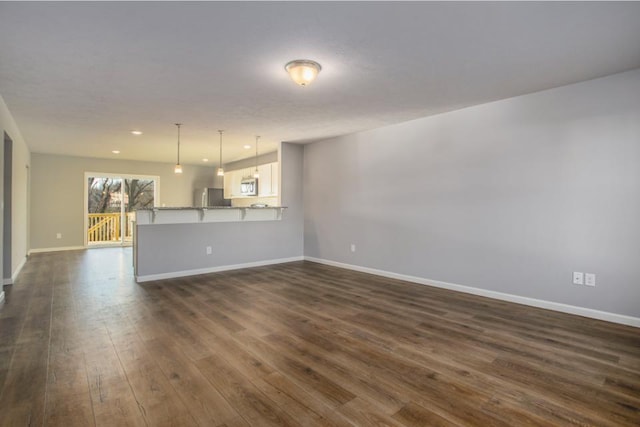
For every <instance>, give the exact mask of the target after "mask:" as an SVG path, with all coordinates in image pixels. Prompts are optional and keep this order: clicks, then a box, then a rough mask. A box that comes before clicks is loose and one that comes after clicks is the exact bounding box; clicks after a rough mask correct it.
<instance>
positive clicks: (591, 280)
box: [584, 273, 596, 286]
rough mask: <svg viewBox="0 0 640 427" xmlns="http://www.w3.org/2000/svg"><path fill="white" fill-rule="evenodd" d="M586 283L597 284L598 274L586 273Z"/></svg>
mask: <svg viewBox="0 0 640 427" xmlns="http://www.w3.org/2000/svg"><path fill="white" fill-rule="evenodd" d="M584 284H585V285H587V286H595V285H596V275H595V274H593V273H585V275H584Z"/></svg>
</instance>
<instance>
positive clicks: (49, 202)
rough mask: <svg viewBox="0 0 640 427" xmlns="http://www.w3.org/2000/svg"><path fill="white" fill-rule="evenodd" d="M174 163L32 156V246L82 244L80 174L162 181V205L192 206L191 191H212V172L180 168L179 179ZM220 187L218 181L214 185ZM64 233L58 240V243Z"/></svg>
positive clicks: (82, 215)
mask: <svg viewBox="0 0 640 427" xmlns="http://www.w3.org/2000/svg"><path fill="white" fill-rule="evenodd" d="M173 166H174V165H173V164H169V163H153V162H140V161H132V160H110V159H95V158H87V157H71V156H58V155H52V154H40V153H33V154H32V167H31V184H32V185H31V236H30V237H31V248H32V249H44V248H58V247H73V246H82V245H84V213H85V210H86V207H85V206H84V173H85V172H105V173H122V174H131V175H157V176H159V177H160V203H161V204H162V205H166V206H192V205H193V190H194V188H197V187H212V186H214V185H215V184H216V182H214V175H215V168H213V167H211V166H209V167H205V166H195V165H183V170H184V172H183V173H182V175H176V174H174V173H173ZM216 186H218V187H222V185H220V183H218V185H216ZM56 233H62V239H56Z"/></svg>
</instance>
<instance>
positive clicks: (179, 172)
mask: <svg viewBox="0 0 640 427" xmlns="http://www.w3.org/2000/svg"><path fill="white" fill-rule="evenodd" d="M176 126H177V127H178V161H177V162H176V167H175V168H173V172H174V173H176V174H181V173H182V166H180V126H182V123H176Z"/></svg>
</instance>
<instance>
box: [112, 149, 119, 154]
mask: <svg viewBox="0 0 640 427" xmlns="http://www.w3.org/2000/svg"><path fill="white" fill-rule="evenodd" d="M111 152H112V153H113V154H120V150H111Z"/></svg>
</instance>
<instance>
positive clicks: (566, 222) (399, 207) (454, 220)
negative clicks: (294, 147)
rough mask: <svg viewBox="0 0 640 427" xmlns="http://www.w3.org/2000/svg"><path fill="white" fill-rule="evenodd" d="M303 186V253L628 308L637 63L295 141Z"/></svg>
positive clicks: (636, 234) (639, 207)
mask: <svg viewBox="0 0 640 427" xmlns="http://www.w3.org/2000/svg"><path fill="white" fill-rule="evenodd" d="M304 197H305V203H304V212H305V224H304V233H305V242H304V246H305V249H304V252H305V255H306V256H312V257H317V258H322V259H327V260H333V261H337V262H343V263H347V264H352V265H357V266H363V267H370V268H375V269H380V270H385V271H389V272H394V273H400V274H406V275H412V276H417V277H422V278H428V279H433V280H439V281H444V282H449V283H455V284H461V285H466V286H472V287H477V288H482V289H486V290H492V291H498V292H505V293H509V294H514V295H518V296H524V297H531V298H537V299H542V300H547V301H553V302H559V303H565V304H570V305H576V306H580V307H585V308H591V309H597V310H603V311H607V312H612V313H617V314H623V315H629V316H635V317H639V316H640V304H638V302H639V301H640V279H639V278H640V70H634V71H631V72H627V73H622V74H618V75H613V76H609V77H606V78H602V79H597V80H592V81H588V82H584V83H579V84H574V85H570V86H565V87H562V88H558V89H552V90H548V91H544V92H539V93H535V94H531V95H525V96H521V97H516V98H511V99H508V100H503V101H498V102H494V103H490V104H485V105H481V106H476V107H471V108H466V109H463V110H459V111H455V112H451V113H446V114H441V115H438V116H433V117H429V118H424V119H419V120H415V121H411V122H407V123H403V124H399V125H394V126H388V127H384V128H381V129H377V130H372V131H368V132H362V133H357V134H353V135H349V136H344V137H339V138H334V139H330V140H327V141H323V142H318V143H314V144H311V145H307V146H305V150H304ZM351 243H355V244H356V248H357V251H356V252H355V253H351V252H350V244H351ZM572 271H583V272H590V273H595V274H596V275H597V286H596V287H595V288H590V287H586V286H576V285H573V284H572V283H571V274H572Z"/></svg>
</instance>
